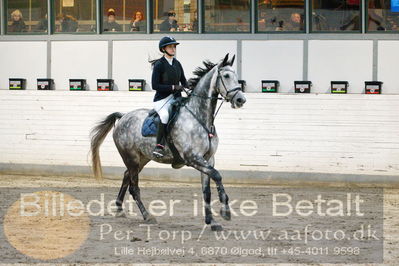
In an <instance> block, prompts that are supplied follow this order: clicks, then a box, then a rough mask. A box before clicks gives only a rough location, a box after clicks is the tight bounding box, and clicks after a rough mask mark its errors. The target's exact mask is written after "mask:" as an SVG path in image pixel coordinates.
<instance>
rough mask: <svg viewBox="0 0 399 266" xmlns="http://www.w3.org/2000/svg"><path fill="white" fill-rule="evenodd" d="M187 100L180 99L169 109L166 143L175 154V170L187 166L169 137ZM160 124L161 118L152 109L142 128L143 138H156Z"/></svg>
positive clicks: (173, 165) (173, 164)
mask: <svg viewBox="0 0 399 266" xmlns="http://www.w3.org/2000/svg"><path fill="white" fill-rule="evenodd" d="M187 100H188V99H187V98H185V97H178V98H176V99H175V101H174V102H173V103H172V104H171V105H170V107H169V110H168V111H169V121H168V124H167V126H166V135H165V139H166V143H167V145H168V146H169V148H170V150H171V151H172V154H173V158H174V159H173V163H172V167H173V168H181V167H183V166H184V165H185V162H184V160H183V159H182V158H181V157H180V154H179V152H178V151H177V149H176V147H175V145H174V144H173V140H172V139H171V138H170V136H169V132H170V130H171V129H172V128H173V125H174V124H175V122H176V118H177V115H178V114H179V112H180V109H181V107H182V106H184V105H185V104H186V102H187ZM159 122H160V117H159V115H158V113H157V112H156V111H155V109H151V110H150V111H149V112H148V115H147V117H146V118H145V119H144V122H143V125H142V127H141V135H142V136H143V137H153V136H156V134H157V130H158V123H159Z"/></svg>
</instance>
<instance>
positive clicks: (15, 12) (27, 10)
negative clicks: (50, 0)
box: [5, 0, 48, 34]
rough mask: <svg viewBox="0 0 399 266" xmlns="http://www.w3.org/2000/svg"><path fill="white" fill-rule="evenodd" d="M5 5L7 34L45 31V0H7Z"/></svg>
mask: <svg viewBox="0 0 399 266" xmlns="http://www.w3.org/2000/svg"><path fill="white" fill-rule="evenodd" d="M5 6H6V8H7V11H6V12H7V16H6V19H7V24H6V25H7V26H6V27H5V28H6V32H7V33H8V34H23V33H31V32H43V33H44V32H47V25H48V23H47V0H9V1H6V2H5Z"/></svg>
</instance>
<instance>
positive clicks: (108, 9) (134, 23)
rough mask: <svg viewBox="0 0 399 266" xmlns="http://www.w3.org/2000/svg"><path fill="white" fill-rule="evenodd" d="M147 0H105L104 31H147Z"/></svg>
mask: <svg viewBox="0 0 399 266" xmlns="http://www.w3.org/2000/svg"><path fill="white" fill-rule="evenodd" d="M145 7H146V0H104V1H103V16H104V21H103V25H102V31H103V32H141V33H143V32H146V28H147V26H146V25H147V24H146V17H145V15H146V8H145Z"/></svg>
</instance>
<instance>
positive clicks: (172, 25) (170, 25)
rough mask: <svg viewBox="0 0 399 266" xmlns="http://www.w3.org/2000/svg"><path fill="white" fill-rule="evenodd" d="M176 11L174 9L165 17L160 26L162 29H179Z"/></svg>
mask: <svg viewBox="0 0 399 266" xmlns="http://www.w3.org/2000/svg"><path fill="white" fill-rule="evenodd" d="M175 17H176V13H175V12H174V11H169V12H168V18H167V19H165V20H164V21H163V22H162V23H161V26H160V30H161V31H177V28H178V27H179V26H178V25H177V20H176V19H175Z"/></svg>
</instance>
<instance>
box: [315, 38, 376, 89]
mask: <svg viewBox="0 0 399 266" xmlns="http://www.w3.org/2000/svg"><path fill="white" fill-rule="evenodd" d="M308 77H309V78H308V79H309V80H311V81H312V83H313V88H312V91H313V92H318V93H330V82H331V81H333V80H344V81H345V80H346V81H349V91H348V93H364V82H365V81H370V80H372V78H373V41H331V40H328V41H327V40H311V41H309V72H308Z"/></svg>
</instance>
